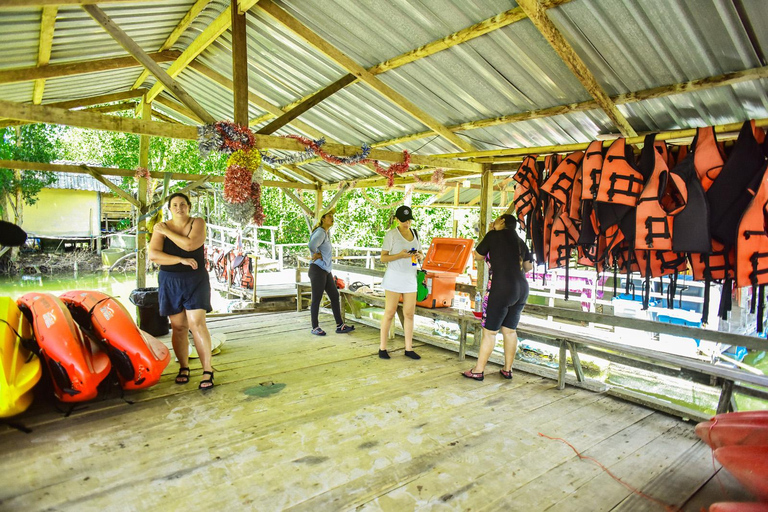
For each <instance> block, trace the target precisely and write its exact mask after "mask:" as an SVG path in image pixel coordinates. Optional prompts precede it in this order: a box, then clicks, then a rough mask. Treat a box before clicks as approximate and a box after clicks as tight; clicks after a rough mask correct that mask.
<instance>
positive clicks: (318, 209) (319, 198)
mask: <svg viewBox="0 0 768 512" xmlns="http://www.w3.org/2000/svg"><path fill="white" fill-rule="evenodd" d="M322 215H323V189H321V188H319V187H318V189H317V190H316V191H315V222H316V223H317V222H320V217H321V216H322Z"/></svg>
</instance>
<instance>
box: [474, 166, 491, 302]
mask: <svg viewBox="0 0 768 512" xmlns="http://www.w3.org/2000/svg"><path fill="white" fill-rule="evenodd" d="M492 199H493V173H492V172H491V166H490V165H484V166H483V177H482V180H481V182H480V226H479V228H480V232H479V233H478V237H477V239H478V241H479V240H482V239H483V237H484V236H485V234H486V233H487V232H488V224H489V223H490V221H491V211H492V202H493V201H492ZM487 278H488V274H487V270H486V266H485V263H483V262H480V263H478V264H477V291H478V292H480V294H481V295H482V294H484V293H485V281H486V279H487Z"/></svg>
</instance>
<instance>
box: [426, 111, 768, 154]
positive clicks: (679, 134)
mask: <svg viewBox="0 0 768 512" xmlns="http://www.w3.org/2000/svg"><path fill="white" fill-rule="evenodd" d="M743 124H744V123H743V122H738V123H729V124H722V125H718V126H715V127H714V128H715V132H716V133H717V134H718V137H717V139H718V140H719V141H723V140H732V139H736V137H737V136H738V134H739V130H741V126H742V125H743ZM755 124H756V125H757V126H759V127H761V128H762V127H768V119H756V120H755ZM694 136H696V128H689V129H685V130H668V131H663V132H659V133H657V134H656V140H657V141H659V140H677V139H692V138H693V137H694ZM644 139H645V136H644V135H637V136H634V137H627V138H626V142H627V144H642V143H643V140H644ZM614 140H615V139H606V140H605V141H603V146H604V147H607V146H610V145H611V143H613V141H614ZM588 146H589V142H584V143H576V144H563V145H559V146H539V147H531V148H509V149H491V150H489V151H476V152H474V153H471V154H467V153H444V154H441V155H434V156H439V157H442V158H454V157H456V156H462V157H496V156H504V157H514V156H523V155H548V154H551V153H572V152H573V151H580V150H584V149H587V147H588Z"/></svg>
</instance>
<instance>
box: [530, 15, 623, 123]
mask: <svg viewBox="0 0 768 512" xmlns="http://www.w3.org/2000/svg"><path fill="white" fill-rule="evenodd" d="M517 4H518V5H519V6H520V7H521V8H522V9H523V11H525V13H526V14H527V15H528V18H529V19H530V20H531V22H532V23H533V25H534V26H535V27H536V28H537V29H538V31H539V32H541V35H543V36H544V39H546V40H547V42H549V44H550V45H552V48H554V50H555V52H557V54H558V55H559V56H560V58H561V59H562V60H563V62H564V63H565V65H566V66H568V68H569V69H570V70H571V71H572V72H573V74H574V75H576V78H578V79H579V82H581V85H583V86H584V88H585V89H586V90H587V92H588V93H589V94H590V95H591V96H592V97H593V98H594V99H595V101H597V103H598V105H600V108H602V109H603V111H605V114H606V115H607V116H608V117H609V118H610V120H611V121H613V123H614V124H615V125H616V127H617V128H618V129H619V131H620V132H621V134H622V135H624V136H625V137H634V136H635V135H637V132H635V130H634V128H632V126H631V125H630V124H629V121H627V119H626V118H625V117H624V115H623V114H622V113H621V112H619V109H618V108H616V104H615V103H613V101H611V98H609V97H608V93H606V92H605V90H604V89H603V88H602V87H601V86H600V84H599V83H598V82H597V79H596V78H595V77H594V75H593V74H592V72H591V71H589V69H588V68H587V66H586V64H584V61H582V60H581V58H580V57H579V56H578V55H577V54H576V52H575V51H574V50H573V47H571V45H570V44H568V42H567V41H566V40H565V38H564V37H563V35H562V34H561V33H560V31H559V30H558V29H557V27H555V25H554V23H552V21H551V20H550V19H549V17H548V16H547V13H546V9H544V7H543V6H542V4H541V3H539V0H519V1H518V2H517Z"/></svg>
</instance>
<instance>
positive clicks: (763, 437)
mask: <svg viewBox="0 0 768 512" xmlns="http://www.w3.org/2000/svg"><path fill="white" fill-rule="evenodd" d="M696 435H697V436H699V438H701V440H702V441H704V442H705V443H707V444H708V445H709V446H710V447H711V448H712V449H716V448H722V447H723V446H734V445H752V446H768V415H765V416H756V415H749V416H740V417H737V418H726V419H715V420H710V421H703V422H701V423H699V424H698V425H696Z"/></svg>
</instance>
